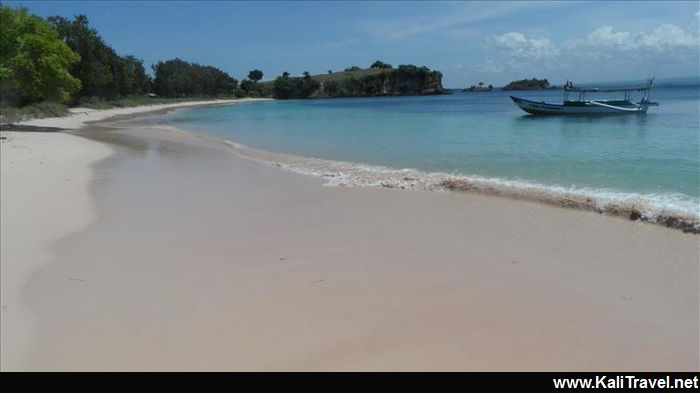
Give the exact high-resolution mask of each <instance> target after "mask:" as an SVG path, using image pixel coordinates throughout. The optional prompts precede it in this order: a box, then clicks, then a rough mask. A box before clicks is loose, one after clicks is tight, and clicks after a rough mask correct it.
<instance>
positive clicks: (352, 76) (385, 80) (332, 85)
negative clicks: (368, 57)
mask: <svg viewBox="0 0 700 393" xmlns="http://www.w3.org/2000/svg"><path fill="white" fill-rule="evenodd" d="M268 83H269V82H268ZM272 83H273V87H272V88H271V89H268V90H267V92H268V93H269V94H270V96H271V97H275V98H307V97H313V98H316V97H368V96H385V95H418V94H441V93H443V92H444V90H443V88H442V74H441V73H440V72H439V71H432V70H430V69H429V68H427V67H417V66H414V65H400V66H398V68H392V66H391V65H389V64H385V63H383V62H381V61H377V62H375V63H374V64H372V65H371V66H370V68H366V69H362V68H359V67H350V68H347V69H346V70H345V71H342V72H330V73H325V74H319V75H313V76H312V75H310V74H309V73H308V72H306V73H304V76H303V77H296V78H294V77H289V73H285V74H283V75H282V76H280V77H278V78H277V79H276V80H275V81H274V82H272Z"/></svg>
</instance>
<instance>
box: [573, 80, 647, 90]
mask: <svg viewBox="0 0 700 393" xmlns="http://www.w3.org/2000/svg"><path fill="white" fill-rule="evenodd" d="M653 86H654V79H649V80H648V81H647V83H646V84H644V85H638V86H629V87H574V84H573V83H571V82H570V81H567V82H566V84H565V85H564V90H566V91H575V92H579V93H586V92H613V91H645V90H649V89H651V88H652V87H653Z"/></svg>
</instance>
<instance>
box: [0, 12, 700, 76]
mask: <svg viewBox="0 0 700 393" xmlns="http://www.w3.org/2000/svg"><path fill="white" fill-rule="evenodd" d="M2 3H3V4H4V5H9V6H12V7H19V6H22V7H26V8H28V9H29V10H30V11H31V12H32V13H34V14H37V15H39V16H41V17H48V16H52V15H61V16H64V17H69V18H70V17H72V16H74V15H78V14H85V15H87V16H88V20H89V21H90V25H91V27H93V28H95V29H96V30H97V31H98V32H99V33H100V35H101V36H102V37H103V38H104V40H105V41H106V42H107V43H108V44H109V45H110V46H112V48H114V49H115V50H116V51H117V53H119V54H121V55H134V56H136V57H137V58H140V59H143V60H144V63H145V64H146V67H147V68H149V67H150V65H151V64H153V63H155V62H157V61H161V60H168V59H172V58H175V57H178V58H180V59H183V60H186V61H190V62H196V63H200V64H204V65H213V66H215V67H218V68H220V69H222V70H224V71H226V72H228V73H229V74H231V75H232V76H233V77H235V78H236V79H239V80H240V79H242V78H244V77H245V76H246V74H247V73H248V71H250V70H252V69H256V68H257V69H260V70H262V71H263V72H264V75H265V76H264V78H263V79H264V80H268V79H274V77H276V76H277V75H280V74H281V73H282V72H284V71H288V72H289V73H290V74H292V75H301V74H302V73H303V72H304V71H309V72H311V73H312V74H317V73H324V72H327V70H342V69H344V68H347V67H349V66H353V65H357V66H361V67H367V66H369V65H370V64H371V63H372V62H374V61H375V60H382V61H384V62H385V63H389V64H392V65H394V66H396V65H399V64H416V65H419V66H422V65H425V66H427V67H430V68H432V69H436V70H439V71H441V72H442V73H443V75H444V78H443V85H444V86H445V87H452V88H459V87H465V86H469V85H472V84H476V83H478V82H484V83H486V84H493V85H494V86H501V85H504V84H506V83H507V82H509V81H511V80H514V79H522V78H533V77H537V78H548V79H549V80H550V82H552V83H555V84H557V83H562V82H563V81H565V80H567V79H571V80H574V81H576V82H577V83H578V82H581V83H586V82H606V81H624V80H634V79H644V78H647V77H649V76H656V77H657V78H665V77H679V76H697V75H699V74H700V39H699V33H698V30H699V21H700V11H699V9H700V2H698V1H678V2H674V1H659V2H655V1H634V2H632V1H619V2H616V1H589V2H574V1H513V2H510V1H493V2H478V1H455V2H435V1H430V2H427V1H426V2H420V1H413V2H408V1H405V2H404V1H387V2H380V1H377V2H374V1H351V2H331V1H327V2H326V1H305V2H302V1H280V2H272V1H270V2H245V1H208V2H204V1H198V2H194V1H191V2H190V1H140V2H136V1H48V2H41V1H3V2H2Z"/></svg>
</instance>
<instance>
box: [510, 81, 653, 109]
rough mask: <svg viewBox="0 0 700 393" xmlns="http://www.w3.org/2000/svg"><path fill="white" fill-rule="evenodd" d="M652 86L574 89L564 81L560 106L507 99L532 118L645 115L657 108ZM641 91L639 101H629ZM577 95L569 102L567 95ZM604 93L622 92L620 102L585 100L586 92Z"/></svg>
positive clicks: (651, 83) (651, 82)
mask: <svg viewBox="0 0 700 393" xmlns="http://www.w3.org/2000/svg"><path fill="white" fill-rule="evenodd" d="M653 86H654V80H653V79H649V81H647V84H646V85H643V86H634V87H615V88H579V87H574V85H573V84H572V83H571V82H568V81H567V82H566V85H565V86H564V102H563V103H562V104H552V103H548V102H544V101H541V102H537V101H531V100H526V99H524V98H518V97H514V96H510V98H511V99H512V100H513V102H514V103H515V105H517V106H518V107H520V109H522V110H524V111H525V112H527V113H531V114H533V115H606V114H629V113H646V112H647V109H648V108H649V107H650V106H658V105H659V104H658V103H656V102H651V101H650V100H649V91H650V90H651V88H652V87H653ZM634 91H636V92H641V93H642V97H641V100H640V101H639V102H634V101H632V99H631V98H630V96H631V93H632V92H634ZM572 92H573V93H578V99H576V100H570V99H569V93H572ZM603 92H624V98H623V99H621V100H586V93H603Z"/></svg>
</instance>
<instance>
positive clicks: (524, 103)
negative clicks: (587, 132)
mask: <svg viewBox="0 0 700 393" xmlns="http://www.w3.org/2000/svg"><path fill="white" fill-rule="evenodd" d="M510 98H511V99H512V100H513V102H514V103H515V105H517V106H518V107H520V109H522V110H524V111H525V112H527V113H530V114H533V115H616V114H631V113H634V114H639V113H646V111H647V109H648V106H647V105H641V106H634V105H628V106H626V107H624V108H625V110H620V109H614V108H611V107H606V106H601V105H595V104H592V103H589V102H585V101H583V102H577V105H560V104H550V103H547V102H536V101H530V100H526V99H523V98H518V97H513V96H510Z"/></svg>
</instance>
